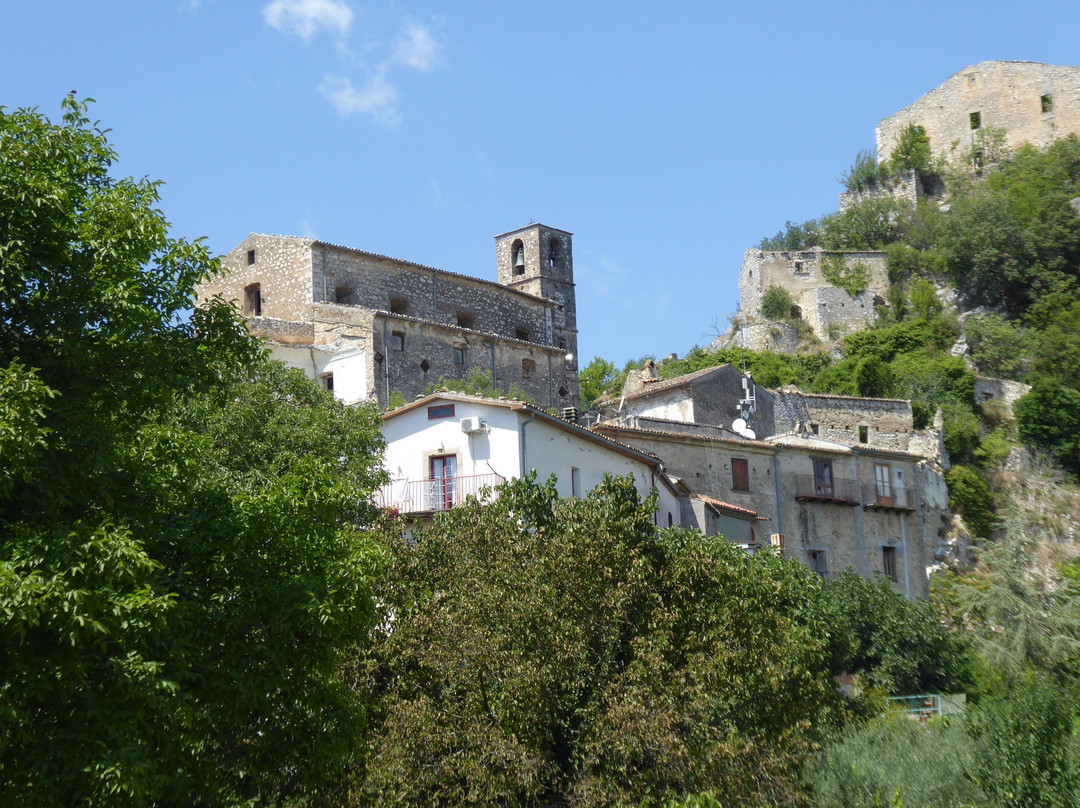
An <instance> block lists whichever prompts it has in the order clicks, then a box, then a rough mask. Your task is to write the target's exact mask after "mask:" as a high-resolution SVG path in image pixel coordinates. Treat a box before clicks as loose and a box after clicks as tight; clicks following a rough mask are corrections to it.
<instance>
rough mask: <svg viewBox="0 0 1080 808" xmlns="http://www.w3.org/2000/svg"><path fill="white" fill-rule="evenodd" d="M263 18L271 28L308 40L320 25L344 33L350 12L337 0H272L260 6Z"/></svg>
mask: <svg viewBox="0 0 1080 808" xmlns="http://www.w3.org/2000/svg"><path fill="white" fill-rule="evenodd" d="M263 19H265V20H266V24H267V25H269V26H270V27H271V28H276V29H277V30H278V31H282V32H284V33H293V34H295V35H296V36H298V37H300V39H301V40H303V41H304V42H305V43H307V42H309V41H310V40H311V38H312V37H313V36H314V35H315V34H316V32H318V31H319V29H320V28H323V29H326V30H328V31H331V32H336V33H338V34H340V35H342V36H344V35H345V34H347V33H348V32H349V27H350V26H351V25H352V21H353V12H352V9H351V8H349V7H348V6H347V5H346V4H345V3H343V2H340V0H273V2H272V3H270V4H269V5H267V6H266V7H265V8H263Z"/></svg>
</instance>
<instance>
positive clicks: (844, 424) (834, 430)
mask: <svg viewBox="0 0 1080 808" xmlns="http://www.w3.org/2000/svg"><path fill="white" fill-rule="evenodd" d="M774 397H775V404H774V407H775V420H776V431H777V434H783V433H785V432H799V433H804V432H805V433H806V434H809V435H816V436H818V437H821V438H825V439H827V440H835V441H839V442H840V443H845V444H848V445H858V444H860V443H865V445H867V446H872V447H877V448H881V449H897V450H901V451H906V450H907V448H908V442H909V440H910V438H911V432H912V430H913V429H914V419H913V417H912V412H911V402H910V401H904V400H901V399H891V398H856V397H852V396H831V395H817V394H812V393H803V392H802V391H800V390H796V389H794V388H788V389H786V390H778V391H775V392H774ZM860 427H863V428H865V430H866V441H862V440H861V437H862V435H861V434H860Z"/></svg>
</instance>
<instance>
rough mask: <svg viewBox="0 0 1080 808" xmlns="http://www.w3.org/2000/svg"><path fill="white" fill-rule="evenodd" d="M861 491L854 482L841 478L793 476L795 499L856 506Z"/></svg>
mask: <svg viewBox="0 0 1080 808" xmlns="http://www.w3.org/2000/svg"><path fill="white" fill-rule="evenodd" d="M861 495H862V491H860V490H859V483H858V482H857V481H856V480H845V479H843V478H842V477H816V476H815V475H813V474H796V475H795V499H800V500H817V501H820V502H838V503H841V504H844V505H858V504H859V503H860V497H861Z"/></svg>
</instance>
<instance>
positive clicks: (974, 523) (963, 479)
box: [945, 465, 997, 538]
mask: <svg viewBox="0 0 1080 808" xmlns="http://www.w3.org/2000/svg"><path fill="white" fill-rule="evenodd" d="M945 482H946V484H947V485H948V486H949V507H950V508H952V509H953V510H954V511H958V512H959V513H961V514H962V515H963V517H964V522H965V523H966V524H967V526H968V529H969V530H971V532H972V534H974V535H975V536H976V537H977V538H987V537H988V536H990V534H991V533H992V532H993V531H994V529H995V528H996V527H997V518H996V517H995V516H994V501H993V498H992V497H991V496H990V487H989V486H988V485H987V484H986V480H984V479H983V478H982V475H980V474H979V472H977V471H976V470H975V469H973V468H971V467H969V466H961V465H958V466H953V467H952V468H951V469H949V470H948V471H947V472H945Z"/></svg>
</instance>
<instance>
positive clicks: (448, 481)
mask: <svg viewBox="0 0 1080 808" xmlns="http://www.w3.org/2000/svg"><path fill="white" fill-rule="evenodd" d="M504 482H506V478H505V477H503V476H502V475H501V474H473V475H471V476H463V477H436V478H434V479H429V480H398V481H395V482H391V483H387V484H386V485H384V486H382V487H381V488H379V489H378V490H377V491H375V495H374V498H375V505H376V507H379V508H385V509H387V510H395V511H400V512H402V513H419V512H423V511H446V510H449V509H450V508H453V507H455V506H457V505H460V504H461V503H463V502H464V501H465V500H466V498H468V497H469V496H472V495H474V494H479V493H480V492H481V491H483V490H484V488H494V487H495V486H497V485H499V484H500V483H504Z"/></svg>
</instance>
